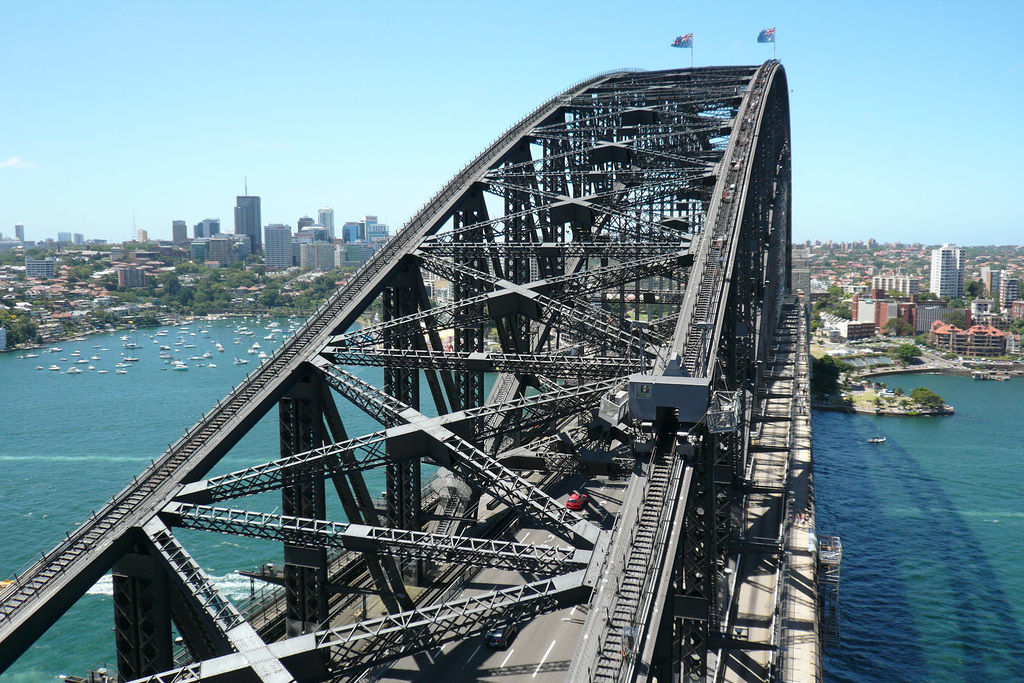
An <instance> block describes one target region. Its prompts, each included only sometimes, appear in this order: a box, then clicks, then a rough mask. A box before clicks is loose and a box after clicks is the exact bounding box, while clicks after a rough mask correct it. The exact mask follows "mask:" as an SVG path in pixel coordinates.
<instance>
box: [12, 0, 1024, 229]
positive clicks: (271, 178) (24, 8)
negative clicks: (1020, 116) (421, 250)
mask: <svg viewBox="0 0 1024 683" xmlns="http://www.w3.org/2000/svg"><path fill="white" fill-rule="evenodd" d="M241 7H242V6H241V5H240V4H237V3H232V2H228V3H223V4H218V5H205V4H201V3H189V2H185V3H181V4H176V5H174V6H148V5H130V4H127V3H119V2H102V3H98V4H96V5H91V6H82V7H61V8H56V7H48V6H46V5H10V6H9V7H7V8H6V9H7V12H6V13H5V15H6V20H7V25H8V27H9V30H8V35H9V46H8V49H9V51H10V53H11V54H25V55H33V58H32V59H27V60H25V63H24V64H22V65H20V67H19V69H17V70H13V71H9V72H8V73H6V74H5V78H4V94H5V99H6V100H7V101H9V102H13V103H17V106H11V107H7V108H4V110H3V111H2V112H0V124H2V125H3V126H4V130H5V131H7V133H8V134H7V135H6V136H5V138H4V140H3V141H2V142H0V231H3V232H4V234H8V233H10V232H12V231H13V226H14V225H15V224H22V225H24V226H25V232H26V238H27V239H29V240H39V239H45V238H46V237H50V236H55V235H56V234H57V232H60V231H71V232H80V233H85V234H87V235H89V236H90V237H93V238H96V239H106V240H108V241H123V240H124V239H127V238H128V237H129V236H130V234H131V230H132V216H133V212H134V214H135V217H136V226H137V228H141V229H144V230H147V231H148V232H149V234H150V235H151V236H153V237H157V238H161V237H169V236H170V226H171V221H172V220H175V219H185V220H187V221H188V223H189V224H190V225H192V224H194V223H195V222H197V221H199V220H201V219H202V218H205V217H210V216H214V217H220V218H221V220H222V221H224V222H225V223H224V225H225V226H226V225H227V224H228V223H230V221H231V217H232V210H233V198H234V197H236V196H241V195H245V194H251V195H257V196H261V197H262V198H263V207H262V210H263V214H264V218H263V223H264V225H267V224H271V223H277V222H282V223H291V224H293V225H294V223H295V221H296V219H297V217H299V216H302V215H310V216H315V215H316V210H317V207H320V206H325V205H326V206H332V207H334V208H335V211H336V212H337V213H338V215H339V216H343V215H348V216H358V215H362V214H363V213H365V212H366V211H367V210H376V211H378V212H379V213H381V214H382V218H383V220H384V221H385V222H388V223H391V224H392V225H394V226H395V227H396V228H397V227H399V226H401V225H402V224H403V223H404V222H405V221H406V220H407V219H408V218H409V217H410V216H411V215H412V214H413V213H414V212H415V211H416V210H417V209H418V207H419V206H421V205H422V204H423V203H424V202H425V201H426V200H427V199H429V198H430V197H431V196H432V195H433V194H434V193H435V192H436V191H437V190H438V189H439V188H440V187H441V186H442V185H443V184H444V183H445V182H446V181H447V180H448V179H449V178H450V177H451V176H452V175H453V174H454V173H455V172H456V171H458V169H460V168H461V167H462V166H463V165H465V164H466V163H467V162H469V161H470V160H472V159H473V158H474V157H475V156H476V155H477V154H478V153H479V152H480V151H481V150H482V149H483V148H484V147H485V146H486V145H487V144H488V143H489V142H490V141H491V140H493V139H494V138H495V137H496V136H497V135H498V134H500V133H501V132H502V131H504V130H505V129H507V128H508V127H509V126H510V125H512V124H513V123H515V121H517V120H518V119H519V118H520V117H522V116H523V115H525V114H526V113H527V112H529V111H530V110H531V109H533V108H534V107H535V106H537V105H538V104H540V103H541V102H542V101H544V100H545V99H546V98H548V97H550V96H551V95H553V94H554V93H557V92H560V91H562V90H564V89H565V88H566V87H567V86H569V85H570V84H571V83H573V82H576V81H578V80H580V79H583V78H586V77H588V76H590V75H592V74H594V73H598V72H602V71H605V70H610V69H615V68H620V67H639V68H644V69H659V68H667V67H675V66H679V65H681V64H683V63H686V64H688V62H689V57H690V55H688V54H686V51H685V50H678V49H672V48H671V47H670V43H671V41H672V39H673V38H674V37H675V36H677V35H680V34H685V33H690V32H692V33H693V35H694V38H693V41H694V42H693V45H694V51H693V56H694V64H695V65H696V66H704V65H709V64H716V65H722V64H756V63H760V62H763V61H764V60H766V59H770V58H771V57H772V54H773V50H777V56H778V58H779V59H780V61H781V62H782V63H783V65H784V66H785V67H786V69H787V73H788V76H789V82H790V84H791V88H792V92H791V93H790V98H791V111H792V123H793V177H794V195H793V204H794V205H793V215H794V219H793V221H794V222H793V226H794V238H795V239H796V240H798V241H799V240H802V239H805V238H807V237H812V236H817V237H820V238H831V239H834V240H849V239H856V238H857V236H859V235H863V234H865V233H866V232H873V233H874V234H875V235H876V236H877V237H879V238H880V240H881V241H905V242H916V241H920V242H925V241H929V242H933V243H941V242H945V241H961V242H962V241H964V240H963V235H964V234H965V233H970V234H971V235H972V239H973V241H975V242H980V243H990V244H1006V243H1010V242H1013V241H1015V240H1016V239H1018V238H1016V237H1015V236H1016V235H1019V234H1022V233H1024V229H1022V228H1024V226H1022V220H1024V218H1022V217H1024V198H1021V197H1019V196H1018V195H1019V193H1016V192H1014V191H1012V188H1014V187H1017V186H1019V185H1021V184H1022V180H1024V171H1021V170H1020V169H1019V168H1018V165H1017V164H1015V163H1014V159H1016V158H1017V157H1018V156H1019V155H1020V154H1021V153H1022V152H1024V136H1022V134H1021V133H1020V131H1019V130H1017V129H1016V128H1015V127H1012V126H1009V127H1005V128H1006V129H1005V132H1003V133H1002V134H1001V135H1000V137H999V142H998V144H996V143H993V142H990V141H986V140H983V139H981V138H980V136H978V135H977V134H976V133H977V130H978V112H979V111H986V112H994V113H998V112H1001V111H1010V112H1012V111H1017V110H1018V109H1019V108H1020V105H1021V104H1024V48H1022V46H1021V45H1020V41H1019V40H1018V37H1017V31H1016V27H1018V26H1020V25H1022V23H1024V7H1022V6H1021V5H1020V4H1019V3H1011V2H1008V1H995V2H990V3H985V4H983V5H981V6H977V5H972V6H968V5H966V3H965V4H963V5H962V6H961V5H960V4H958V3H951V4H947V5H942V6H937V5H929V6H927V8H926V9H925V8H924V7H923V6H920V5H916V4H915V5H906V6H904V5H890V4H883V3H882V2H880V0H868V1H867V2H865V3H861V4H860V5H858V8H857V10H856V13H854V12H853V11H852V10H850V9H848V8H847V7H844V6H832V5H821V4H820V3H819V4H811V3H808V2H796V3H792V4H791V5H789V6H785V7H782V6H766V5H763V4H762V3H754V2H747V1H741V2H739V3H738V4H733V5H730V6H729V7H728V8H726V7H715V6H707V7H705V6H693V7H686V8H685V10H682V9H680V8H679V6H678V5H677V4H672V3H667V2H654V3H651V4H650V5H649V6H648V7H647V8H646V9H647V12H629V13H624V12H621V11H620V10H617V6H616V5H612V4H611V3H609V2H606V1H604V0H595V1H593V2H588V3H587V4H586V5H583V4H582V3H579V4H577V3H575V2H569V3H564V4H560V5H557V6H552V5H550V4H541V3H536V2H529V1H527V2H524V3H520V4H517V5H516V6H514V7H513V6H508V7H505V6H501V5H488V6H484V7H481V8H478V11H476V12H474V13H472V15H471V16H469V15H467V13H465V12H461V11H450V12H449V11H444V10H445V6H444V5H442V7H440V8H439V7H436V6H429V7H425V6H420V5H417V4H415V3H402V4H401V7H402V11H395V8H394V7H392V6H387V7H384V6H379V7H378V6H373V5H367V4H365V3H364V4H357V3H350V2H342V3H336V4H332V3H316V2H312V3H308V4H303V5H299V6H296V7H292V6H289V7H287V8H286V7H283V6H277V5H274V4H272V3H265V2H254V3H247V4H246V5H245V11H244V12H240V11H239V8H241ZM451 7H452V8H455V7H456V6H455V5H454V4H453V5H451ZM584 10H585V11H584ZM538 12H543V15H544V16H545V18H546V21H545V22H541V23H539V24H538V23H537V22H536V21H534V20H533V19H532V18H531V17H532V16H535V15H536V14H537V13H538ZM653 17H656V18H657V20H656V21H652V18H653ZM861 17H871V19H870V21H869V20H862V19H861ZM568 25H574V26H578V27H579V28H581V29H582V30H578V31H569V32H567V31H565V30H564V28H565V26H568ZM768 27H776V34H775V35H776V41H777V42H776V43H775V44H768V45H765V44H758V43H757V42H756V37H757V34H758V32H759V31H761V30H763V29H765V28H768ZM289 35H303V36H305V39H306V41H307V42H308V44H309V45H317V46H319V47H318V49H315V50H291V49H288V48H286V47H285V43H286V41H282V40H281V38H282V37H283V36H289ZM363 35H369V36H377V37H379V38H380V39H382V40H384V41H386V43H387V45H388V47H387V49H381V50H374V51H373V53H372V57H371V56H369V55H365V54H361V55H360V56H359V57H358V58H356V57H355V56H353V55H352V53H351V51H348V50H346V49H345V47H344V46H345V45H346V42H347V41H349V40H350V39H356V38H357V37H358V36H363ZM524 36H525V37H524ZM939 36H944V37H945V38H943V39H939ZM517 43H522V44H523V45H524V46H525V47H528V48H529V49H522V50H518V51H517V52H516V57H515V58H514V59H512V58H510V57H509V56H508V55H509V53H508V47H509V45H510V44H517ZM159 45H175V46H177V48H178V49H174V50H165V49H158V48H156V47H155V46H159ZM598 46H599V47H598ZM951 50H953V52H950V51H951ZM468 56H472V59H468V58H467V57H468ZM467 83H469V84H471V90H472V96H467V90H466V88H467ZM70 102H73V103H74V106H68V103H70ZM198 103H202V106H200V105H199V104H198ZM997 115H998V114H997ZM438 141H443V142H438ZM966 169H984V170H983V172H977V171H976V170H975V171H972V172H969V171H967V170H966ZM246 177H247V178H248V192H246V190H245V179H246ZM991 178H998V179H999V180H998V182H993V181H992V180H990V179H991ZM55 197H56V198H59V200H58V201H55V200H54V198H55ZM982 198H988V199H989V201H978V200H979V199H982ZM227 229H228V230H229V229H230V228H227Z"/></svg>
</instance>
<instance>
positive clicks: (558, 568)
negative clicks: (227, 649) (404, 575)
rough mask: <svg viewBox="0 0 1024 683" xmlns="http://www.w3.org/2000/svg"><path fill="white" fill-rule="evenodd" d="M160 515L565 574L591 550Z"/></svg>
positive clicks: (256, 517) (203, 510) (354, 527)
mask: <svg viewBox="0 0 1024 683" xmlns="http://www.w3.org/2000/svg"><path fill="white" fill-rule="evenodd" d="M162 514H163V516H164V518H165V519H166V520H167V521H168V522H169V523H170V524H172V525H173V526H177V527H182V528H185V529H198V530H201V531H215V532H218V533H225V534H232V535H236V536H247V537H249V538H262V539H267V540H271V541H284V542H288V543H294V544H295V545H302V546H308V547H316V548H323V547H328V548H344V549H346V550H354V551H357V552H371V553H376V554H379V555H396V556H401V557H408V558H416V559H423V560H432V561H435V562H446V563H459V564H468V565H473V566H477V567H496V568H499V569H507V570H511V571H519V572H524V573H528V574H564V573H566V572H567V571H571V570H574V569H578V568H579V567H581V566H586V565H587V563H588V562H589V561H590V556H591V553H590V551H586V550H578V549H576V548H565V547H553V546H548V545H527V544H524V543H514V542H510V541H497V540H488V539H479V538H470V537H466V536H441V535H438V534H429V533H424V532H422V531H409V530H407V529H391V528H386V527H375V526H366V525H364V524H347V523H341V522H330V521H325V520H318V519H310V518H305V517H288V516H284V515H275V514H267V513H261V512H248V511H244V510H229V509H226V508H216V507H209V506H205V505H189V504H185V503H171V504H170V505H169V506H167V507H166V508H164V510H163V513H162ZM239 618H241V617H239Z"/></svg>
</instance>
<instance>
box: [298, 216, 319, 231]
mask: <svg viewBox="0 0 1024 683" xmlns="http://www.w3.org/2000/svg"><path fill="white" fill-rule="evenodd" d="M311 225H314V223H313V219H312V218H310V217H309V216H303V217H302V218H300V219H299V222H298V224H297V225H296V227H295V231H296V232H302V231H303V230H305V229H306V228H308V227H309V226H311Z"/></svg>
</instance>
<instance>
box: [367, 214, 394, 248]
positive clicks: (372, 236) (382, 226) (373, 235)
mask: <svg viewBox="0 0 1024 683" xmlns="http://www.w3.org/2000/svg"><path fill="white" fill-rule="evenodd" d="M363 234H364V235H366V241H367V242H373V241H375V240H386V239H388V237H390V234H391V231H390V229H389V228H388V225H387V223H378V222H377V217H376V216H364V217H363Z"/></svg>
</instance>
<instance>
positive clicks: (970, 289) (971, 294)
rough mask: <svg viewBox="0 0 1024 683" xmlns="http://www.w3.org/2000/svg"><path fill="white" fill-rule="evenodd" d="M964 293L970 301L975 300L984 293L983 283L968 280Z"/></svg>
mask: <svg viewBox="0 0 1024 683" xmlns="http://www.w3.org/2000/svg"><path fill="white" fill-rule="evenodd" d="M964 292H965V293H966V294H967V297H968V298H970V299H977V298H978V297H979V296H981V295H982V294H984V293H985V283H984V282H982V281H981V280H968V281H967V284H966V286H965V287H964Z"/></svg>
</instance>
